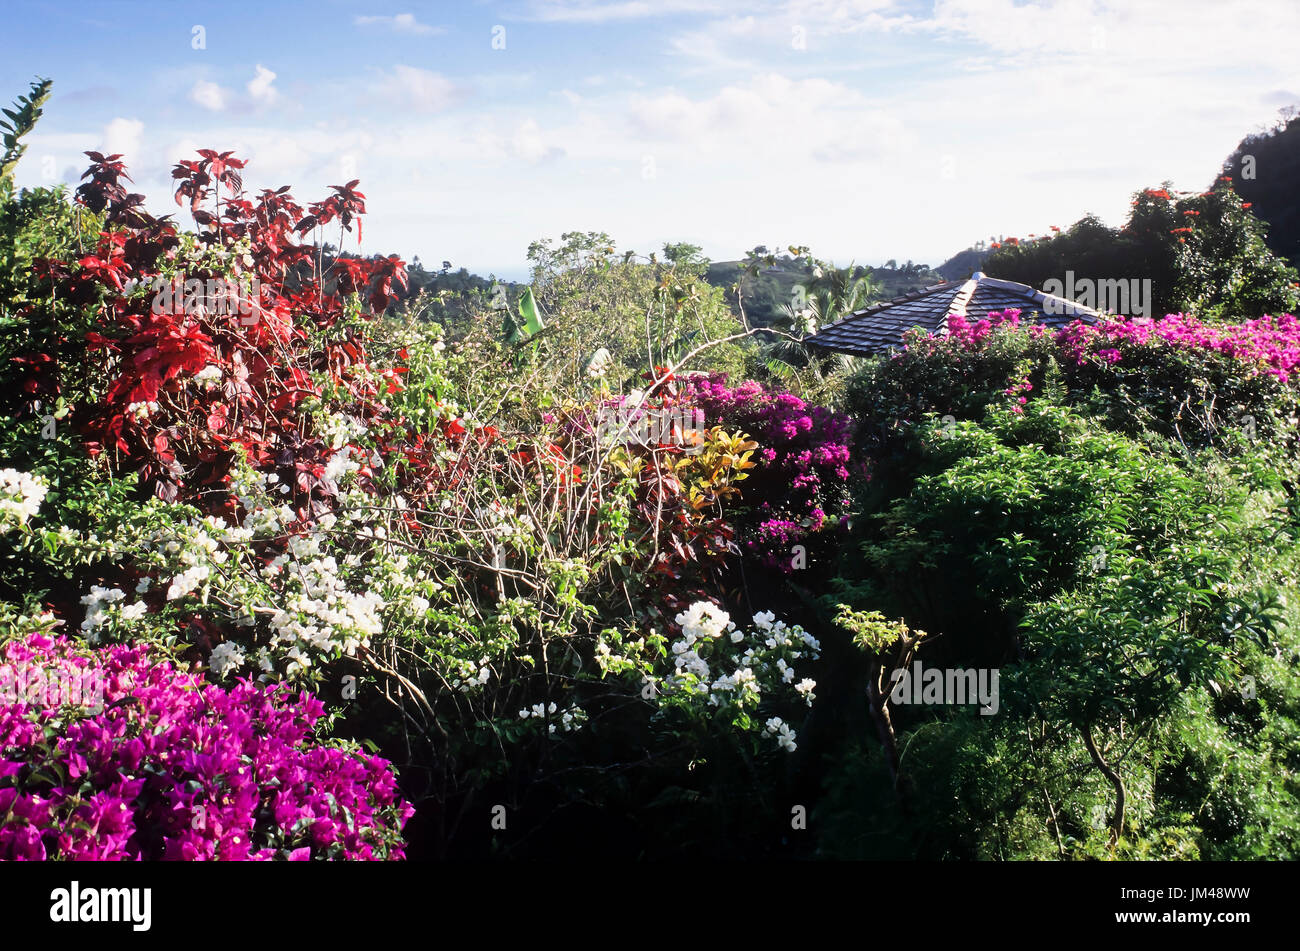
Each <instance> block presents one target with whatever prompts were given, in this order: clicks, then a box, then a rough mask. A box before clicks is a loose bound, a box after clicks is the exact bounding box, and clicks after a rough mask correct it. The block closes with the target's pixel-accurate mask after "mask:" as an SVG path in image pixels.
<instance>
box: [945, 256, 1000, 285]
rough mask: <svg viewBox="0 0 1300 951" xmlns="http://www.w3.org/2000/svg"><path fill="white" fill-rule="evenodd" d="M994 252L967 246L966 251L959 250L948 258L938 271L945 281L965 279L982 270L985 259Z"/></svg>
mask: <svg viewBox="0 0 1300 951" xmlns="http://www.w3.org/2000/svg"><path fill="white" fill-rule="evenodd" d="M991 253H992V252H991V251H990V249H988V248H985V249H983V250H981V251H977V250H975V249H974V248H967V249H966V250H965V251H958V252H957V253H956V254H954V255H953V256H952V257H950V258H949V259H948V260H946V261H944V262H943V263H942V264H940V265H939V266H938V267H937V268H935V270H936V271H938V272H939V274H940V275H941V276H942V277H943V279H944V280H945V281H964V280H966V278H968V277H970V276H971V275H972V274H973V273H975V272H976V271H978V270H980V268H981V265H983V263H984V259H985V258H987V257H988V256H989V254H991Z"/></svg>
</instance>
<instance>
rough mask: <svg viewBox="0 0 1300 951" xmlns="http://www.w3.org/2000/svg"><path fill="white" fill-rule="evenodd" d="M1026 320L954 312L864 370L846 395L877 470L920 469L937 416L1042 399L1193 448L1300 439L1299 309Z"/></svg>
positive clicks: (1019, 406) (953, 418) (975, 415)
mask: <svg viewBox="0 0 1300 951" xmlns="http://www.w3.org/2000/svg"><path fill="white" fill-rule="evenodd" d="M1020 318H1021V315H1020V312H1019V311H1016V310H1009V311H1004V312H993V313H990V314H988V315H987V317H985V318H984V319H981V320H978V321H972V320H969V319H966V318H962V317H955V318H953V319H951V320H950V323H949V332H948V333H947V334H946V335H929V334H925V333H924V332H921V331H914V332H912V333H910V334H909V335H908V337H907V341H906V347H905V349H904V350H902V351H900V352H898V353H896V354H894V355H892V356H891V357H890V358H888V359H885V360H880V361H874V362H873V363H871V364H868V366H867V367H866V368H865V369H864V370H863V371H862V372H861V373H859V374H858V376H857V377H856V378H855V379H854V380H853V381H852V383H851V385H850V387H849V390H848V400H847V401H848V404H849V406H850V409H851V410H852V412H853V413H854V414H855V415H856V416H857V417H858V418H859V420H860V424H861V425H860V429H859V441H858V446H859V448H860V450H861V451H862V452H864V453H865V454H868V455H869V456H870V458H871V460H872V462H873V465H874V466H875V469H874V472H875V473H876V474H877V475H880V476H881V477H883V478H884V479H885V480H886V481H889V480H890V479H891V478H892V475H891V473H899V474H902V473H906V472H909V471H911V467H912V466H913V464H914V463H915V444H914V438H915V434H916V433H917V431H918V427H919V426H920V425H921V424H922V423H923V422H924V420H925V419H926V417H927V416H934V417H938V418H940V419H944V418H947V419H948V422H949V425H950V426H951V425H952V424H955V423H956V422H960V421H963V420H981V419H982V418H983V417H984V414H985V411H986V409H987V408H988V407H989V406H990V405H997V406H1005V407H1007V408H1010V409H1011V410H1012V411H1013V412H1016V411H1020V410H1023V408H1024V406H1025V404H1026V403H1027V402H1028V401H1029V400H1031V399H1037V398H1041V397H1043V396H1044V395H1049V396H1053V397H1054V398H1056V399H1059V400H1061V401H1063V402H1065V403H1066V404H1068V405H1071V406H1075V407H1078V408H1080V409H1082V410H1085V411H1086V412H1087V413H1089V414H1091V415H1097V416H1101V417H1104V418H1105V419H1107V421H1108V425H1109V426H1110V428H1112V429H1114V430H1116V431H1119V432H1122V433H1125V434H1127V435H1130V436H1136V435H1138V434H1139V433H1143V432H1146V433H1152V434H1155V435H1157V436H1159V437H1162V438H1166V439H1171V440H1174V441H1175V442H1177V443H1179V444H1181V445H1184V446H1186V447H1188V448H1190V449H1198V448H1206V447H1216V448H1223V447H1227V446H1231V445H1245V444H1249V443H1256V444H1259V445H1268V446H1271V447H1273V448H1274V449H1276V450H1278V451H1280V452H1281V453H1282V454H1283V455H1285V454H1286V453H1287V452H1290V451H1292V449H1294V447H1295V445H1296V429H1295V419H1296V416H1297V412H1298V411H1300V394H1298V393H1297V389H1296V387H1295V385H1294V384H1295V381H1296V372H1297V366H1298V364H1300V321H1297V320H1296V318H1295V317H1294V316H1292V315H1289V314H1284V315H1281V316H1279V317H1263V318H1260V319H1258V320H1248V321H1243V322H1240V323H1235V324H1210V323H1205V322H1202V321H1199V320H1196V319H1195V318H1192V317H1189V316H1186V315H1182V314H1171V315H1169V316H1167V317H1164V318H1162V319H1160V320H1145V319H1140V318H1139V319H1122V318H1106V319H1103V320H1101V321H1099V322H1098V323H1097V324H1094V325H1090V324H1087V323H1084V322H1082V321H1075V322H1073V323H1070V324H1068V325H1066V326H1065V327H1063V328H1061V329H1060V330H1059V331H1052V330H1049V329H1047V328H1046V327H1044V326H1043V325H1041V324H1030V325H1028V326H1026V325H1024V324H1023V323H1022V322H1021V319H1020ZM944 432H950V429H949V430H945V431H944Z"/></svg>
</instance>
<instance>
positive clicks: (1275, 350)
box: [948, 310, 1300, 383]
mask: <svg viewBox="0 0 1300 951" xmlns="http://www.w3.org/2000/svg"><path fill="white" fill-rule="evenodd" d="M1019 324H1020V311H1018V310H1006V311H994V312H991V313H989V315H988V316H987V317H985V318H984V319H982V320H978V321H975V322H971V321H969V320H967V319H966V318H964V317H962V316H961V315H959V314H954V315H952V316H951V317H949V318H948V337H949V338H950V339H952V340H956V341H957V342H959V343H961V344H963V345H964V346H965V347H966V348H967V349H977V348H979V347H980V346H981V345H982V344H983V343H984V342H985V341H986V340H987V339H988V337H989V335H990V334H991V333H992V332H993V330H994V328H997V327H1003V326H1007V327H1016V326H1018V325H1019ZM1047 332H1048V331H1047V329H1046V328H1044V327H1043V326H1042V325H1041V324H1035V325H1033V326H1032V327H1031V328H1030V333H1032V334H1034V335H1036V336H1040V335H1043V334H1045V333H1047ZM1056 344H1057V347H1058V348H1059V350H1060V354H1061V356H1063V357H1065V358H1067V359H1069V360H1071V361H1073V362H1074V363H1076V364H1082V363H1084V362H1086V361H1087V360H1088V359H1089V358H1092V359H1095V360H1097V361H1100V362H1103V363H1107V364H1115V363H1120V362H1121V361H1122V360H1123V359H1124V350H1125V348H1127V347H1132V346H1148V345H1154V346H1159V345H1162V344H1163V345H1167V346H1170V347H1175V348H1181V349H1185V350H1202V351H1211V352H1214V353H1218V354H1222V355H1223V356H1227V357H1233V358H1235V359H1237V360H1240V361H1242V362H1243V363H1246V364H1250V365H1253V367H1254V368H1255V369H1256V370H1257V371H1258V372H1260V373H1269V374H1272V375H1273V376H1275V377H1277V378H1278V380H1280V381H1281V382H1283V383H1286V382H1288V381H1289V380H1290V379H1291V378H1292V376H1293V375H1295V374H1296V372H1297V368H1300V319H1297V318H1296V317H1295V316H1294V315H1293V314H1282V315H1281V316H1278V317H1270V316H1264V317H1260V318H1258V319H1256V320H1245V321H1242V322H1240V323H1235V324H1208V323H1205V322H1203V321H1200V320H1197V319H1196V318H1195V317H1191V316H1189V315H1187V314H1168V315H1167V316H1165V317H1162V318H1160V319H1159V320H1152V319H1150V318H1141V317H1137V318H1131V319H1130V318H1122V317H1115V318H1105V319H1102V320H1099V321H1098V322H1097V323H1095V324H1088V323H1085V322H1083V321H1081V320H1076V321H1073V322H1072V323H1070V324H1067V325H1066V326H1065V327H1063V328H1061V330H1060V331H1058V332H1057V334H1056Z"/></svg>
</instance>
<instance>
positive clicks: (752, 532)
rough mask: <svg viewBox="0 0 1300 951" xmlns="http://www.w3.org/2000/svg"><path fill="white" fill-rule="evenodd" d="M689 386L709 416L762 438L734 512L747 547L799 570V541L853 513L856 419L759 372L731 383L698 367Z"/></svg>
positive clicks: (786, 567)
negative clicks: (757, 377) (764, 380)
mask: <svg viewBox="0 0 1300 951" xmlns="http://www.w3.org/2000/svg"><path fill="white" fill-rule="evenodd" d="M685 390H686V392H687V393H688V394H689V398H690V399H691V400H692V401H693V402H694V403H695V404H696V405H698V406H699V407H700V408H702V409H703V410H704V413H705V416H706V417H707V418H708V419H711V420H712V419H716V420H720V421H722V422H723V423H725V424H726V425H727V426H734V427H736V428H739V429H742V430H744V431H745V432H747V433H749V434H750V435H751V436H752V437H753V438H754V439H755V440H757V441H758V443H759V445H760V447H761V448H760V449H759V451H758V454H757V461H758V467H757V468H756V469H754V471H753V472H752V473H751V475H750V478H749V480H748V482H746V484H745V487H744V489H743V491H742V494H741V502H740V504H739V505H738V506H737V507H736V510H735V512H734V513H733V520H735V521H736V522H737V524H738V528H739V529H740V531H741V534H742V542H741V544H742V546H743V547H744V548H745V550H746V552H747V553H749V554H751V555H753V556H755V557H757V558H759V559H760V560H761V561H762V562H763V563H764V564H766V565H768V566H769V567H771V568H775V569H777V570H778V571H782V572H789V571H791V570H793V569H794V567H795V565H796V559H795V558H793V557H792V554H793V548H794V546H795V545H798V544H805V545H806V544H807V543H808V542H809V541H810V540H811V539H812V538H813V537H814V536H815V534H816V533H818V532H820V531H821V530H823V529H825V528H830V527H833V526H835V525H837V524H838V522H839V517H840V516H841V515H843V514H846V511H847V503H848V486H847V482H848V478H849V454H850V446H851V444H852V441H853V431H854V426H853V421H852V419H850V418H849V417H848V416H844V415H842V414H839V413H835V412H833V411H831V410H829V409H827V408H825V407H822V406H810V405H808V404H807V403H805V402H804V401H803V400H801V399H800V398H799V397H797V396H794V395H792V394H790V393H781V392H777V391H775V390H773V389H770V388H767V387H764V386H763V385H761V384H759V383H755V382H754V381H752V380H747V381H745V382H743V383H741V384H739V385H737V386H735V387H729V386H728V385H727V380H726V377H725V375H723V374H717V373H714V374H695V375H693V376H691V377H689V378H688V379H687V380H686V384H685Z"/></svg>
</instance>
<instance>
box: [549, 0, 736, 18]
mask: <svg viewBox="0 0 1300 951" xmlns="http://www.w3.org/2000/svg"><path fill="white" fill-rule="evenodd" d="M723 6H724V4H723V3H721V2H719V0H615V2H613V3H610V2H608V0H535V2H534V3H533V4H532V10H531V15H530V16H529V19H533V20H540V21H542V22H544V23H608V22H610V21H614V20H640V19H644V18H646V17H656V16H668V15H671V14H680V13H716V12H719V10H720V9H721V8H722V7H723Z"/></svg>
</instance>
